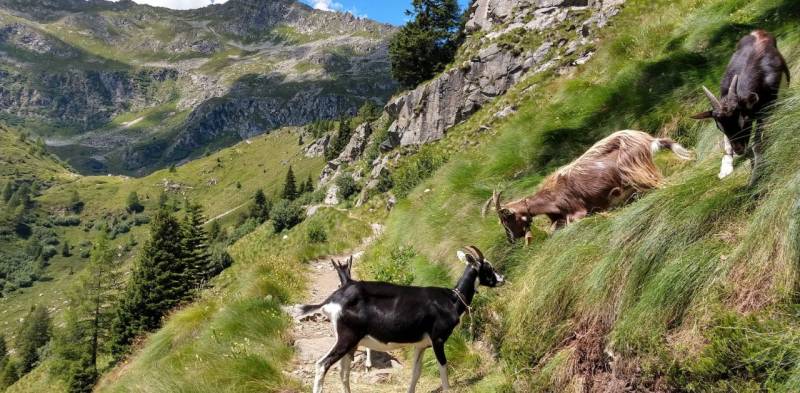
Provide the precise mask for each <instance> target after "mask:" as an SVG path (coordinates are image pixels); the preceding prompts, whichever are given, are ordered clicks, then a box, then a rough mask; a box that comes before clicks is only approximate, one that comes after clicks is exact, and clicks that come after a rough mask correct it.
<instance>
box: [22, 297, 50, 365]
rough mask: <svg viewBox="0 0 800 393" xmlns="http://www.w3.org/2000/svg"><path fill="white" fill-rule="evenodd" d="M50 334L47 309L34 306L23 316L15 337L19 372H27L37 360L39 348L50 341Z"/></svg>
mask: <svg viewBox="0 0 800 393" xmlns="http://www.w3.org/2000/svg"><path fill="white" fill-rule="evenodd" d="M50 334H51V325H50V316H49V315H48V314H47V310H46V309H45V308H44V307H36V306H34V307H33V308H32V309H31V311H30V313H28V316H27V317H26V318H25V323H24V324H23V325H22V329H21V330H20V332H19V335H18V339H17V350H18V352H19V358H20V370H19V371H20V373H21V374H27V373H28V372H30V371H31V370H32V369H33V368H34V367H35V366H36V364H37V363H38V362H39V349H40V348H41V347H43V346H44V345H45V344H47V342H48V341H50Z"/></svg>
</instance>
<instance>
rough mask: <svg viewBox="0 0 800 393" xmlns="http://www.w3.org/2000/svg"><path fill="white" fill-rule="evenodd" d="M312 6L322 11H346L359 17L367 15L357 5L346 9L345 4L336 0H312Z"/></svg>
mask: <svg viewBox="0 0 800 393" xmlns="http://www.w3.org/2000/svg"><path fill="white" fill-rule="evenodd" d="M311 6H312V7H314V8H316V9H318V10H322V11H333V12H346V13H349V14H353V15H354V16H357V17H359V18H366V17H367V14H361V13H359V12H358V8H356V7H355V6H353V7H350V8H349V9H345V6H344V4H342V3H340V2H338V1H335V0H312V2H311Z"/></svg>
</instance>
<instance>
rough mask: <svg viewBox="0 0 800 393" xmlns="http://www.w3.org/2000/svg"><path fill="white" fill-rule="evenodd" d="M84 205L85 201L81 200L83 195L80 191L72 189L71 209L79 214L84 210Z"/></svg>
mask: <svg viewBox="0 0 800 393" xmlns="http://www.w3.org/2000/svg"><path fill="white" fill-rule="evenodd" d="M83 206H84V203H83V201H82V200H81V196H80V194H78V191H75V190H72V193H71V194H70V198H69V210H70V211H72V212H73V213H75V214H79V213H80V212H81V211H83Z"/></svg>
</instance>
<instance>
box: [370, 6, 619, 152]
mask: <svg viewBox="0 0 800 393" xmlns="http://www.w3.org/2000/svg"><path fill="white" fill-rule="evenodd" d="M623 2H624V0H607V1H600V0H523V1H513V0H478V1H476V2H474V3H473V6H472V8H471V12H472V14H471V17H470V19H469V20H468V23H467V29H468V31H471V32H476V31H484V32H486V34H485V35H484V36H483V37H482V38H481V41H480V45H479V46H480V47H482V49H481V50H479V51H478V53H477V55H474V56H473V57H472V58H471V59H470V60H468V61H466V62H464V63H463V64H460V65H459V67H458V68H454V69H450V70H449V71H446V72H444V73H443V74H442V75H440V76H439V77H437V78H436V79H434V80H432V81H430V82H428V83H426V84H424V85H421V86H419V87H417V88H416V89H414V90H411V91H408V92H406V93H404V94H402V95H399V96H396V97H394V98H393V99H392V100H390V101H389V103H388V104H387V105H386V107H385V108H384V110H385V111H386V112H387V113H388V114H389V115H390V116H391V117H392V118H393V119H394V122H393V123H392V125H391V126H390V128H389V139H388V140H387V141H385V142H384V143H383V144H382V145H381V148H382V149H384V150H386V149H389V148H393V147H396V146H397V145H416V144H423V143H427V142H431V141H435V140H438V139H441V138H442V137H443V136H444V135H445V132H446V131H447V129H449V128H450V127H452V126H454V125H456V124H458V123H460V122H462V121H464V120H465V119H466V118H468V117H469V116H470V115H472V114H473V113H475V112H476V111H478V110H479V109H480V108H481V107H483V106H484V105H485V104H486V103H488V102H489V101H491V100H493V99H494V98H495V97H498V96H500V95H503V94H505V93H506V91H508V89H510V88H511V87H512V86H514V85H515V84H516V83H518V82H519V81H520V80H522V79H523V78H525V77H527V76H529V75H532V74H534V73H539V72H543V71H546V70H548V69H551V68H554V67H557V66H558V65H559V62H558V61H557V60H559V59H561V56H570V55H573V54H575V55H579V56H577V59H576V60H574V61H573V62H572V65H579V64H583V63H585V62H586V61H588V60H589V58H590V57H591V55H592V53H591V52H590V51H587V52H586V53H583V52H581V53H577V52H578V51H580V50H582V48H584V47H585V46H586V45H587V44H589V43H591V42H592V40H593V39H594V38H593V37H594V34H593V33H594V31H595V30H596V29H598V28H601V27H603V26H605V25H606V24H607V23H608V19H609V18H610V17H611V16H613V15H616V14H617V13H618V12H619V7H620V6H621V4H622V3H623ZM559 30H563V31H565V33H559V34H560V35H562V37H553V34H543V35H542V36H543V37H545V38H544V39H543V41H542V43H541V44H540V45H539V46H538V47H537V48H535V49H528V50H525V51H523V50H521V49H520V48H516V47H513V46H509V45H505V44H502V43H501V42H497V41H499V40H496V39H497V38H500V37H504V36H506V35H516V36H520V35H524V34H528V33H537V32H547V31H559ZM567 52H569V53H567Z"/></svg>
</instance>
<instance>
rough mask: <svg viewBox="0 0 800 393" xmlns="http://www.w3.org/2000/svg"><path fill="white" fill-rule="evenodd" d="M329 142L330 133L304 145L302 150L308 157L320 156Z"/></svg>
mask: <svg viewBox="0 0 800 393" xmlns="http://www.w3.org/2000/svg"><path fill="white" fill-rule="evenodd" d="M330 142H331V134H326V135H324V136H322V137H321V138H319V139H317V140H315V141H314V142H312V143H311V144H310V145H308V147H306V149H305V152H304V154H305V156H306V157H308V158H314V157H322V155H323V154H325V148H327V147H328V144H329V143H330Z"/></svg>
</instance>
